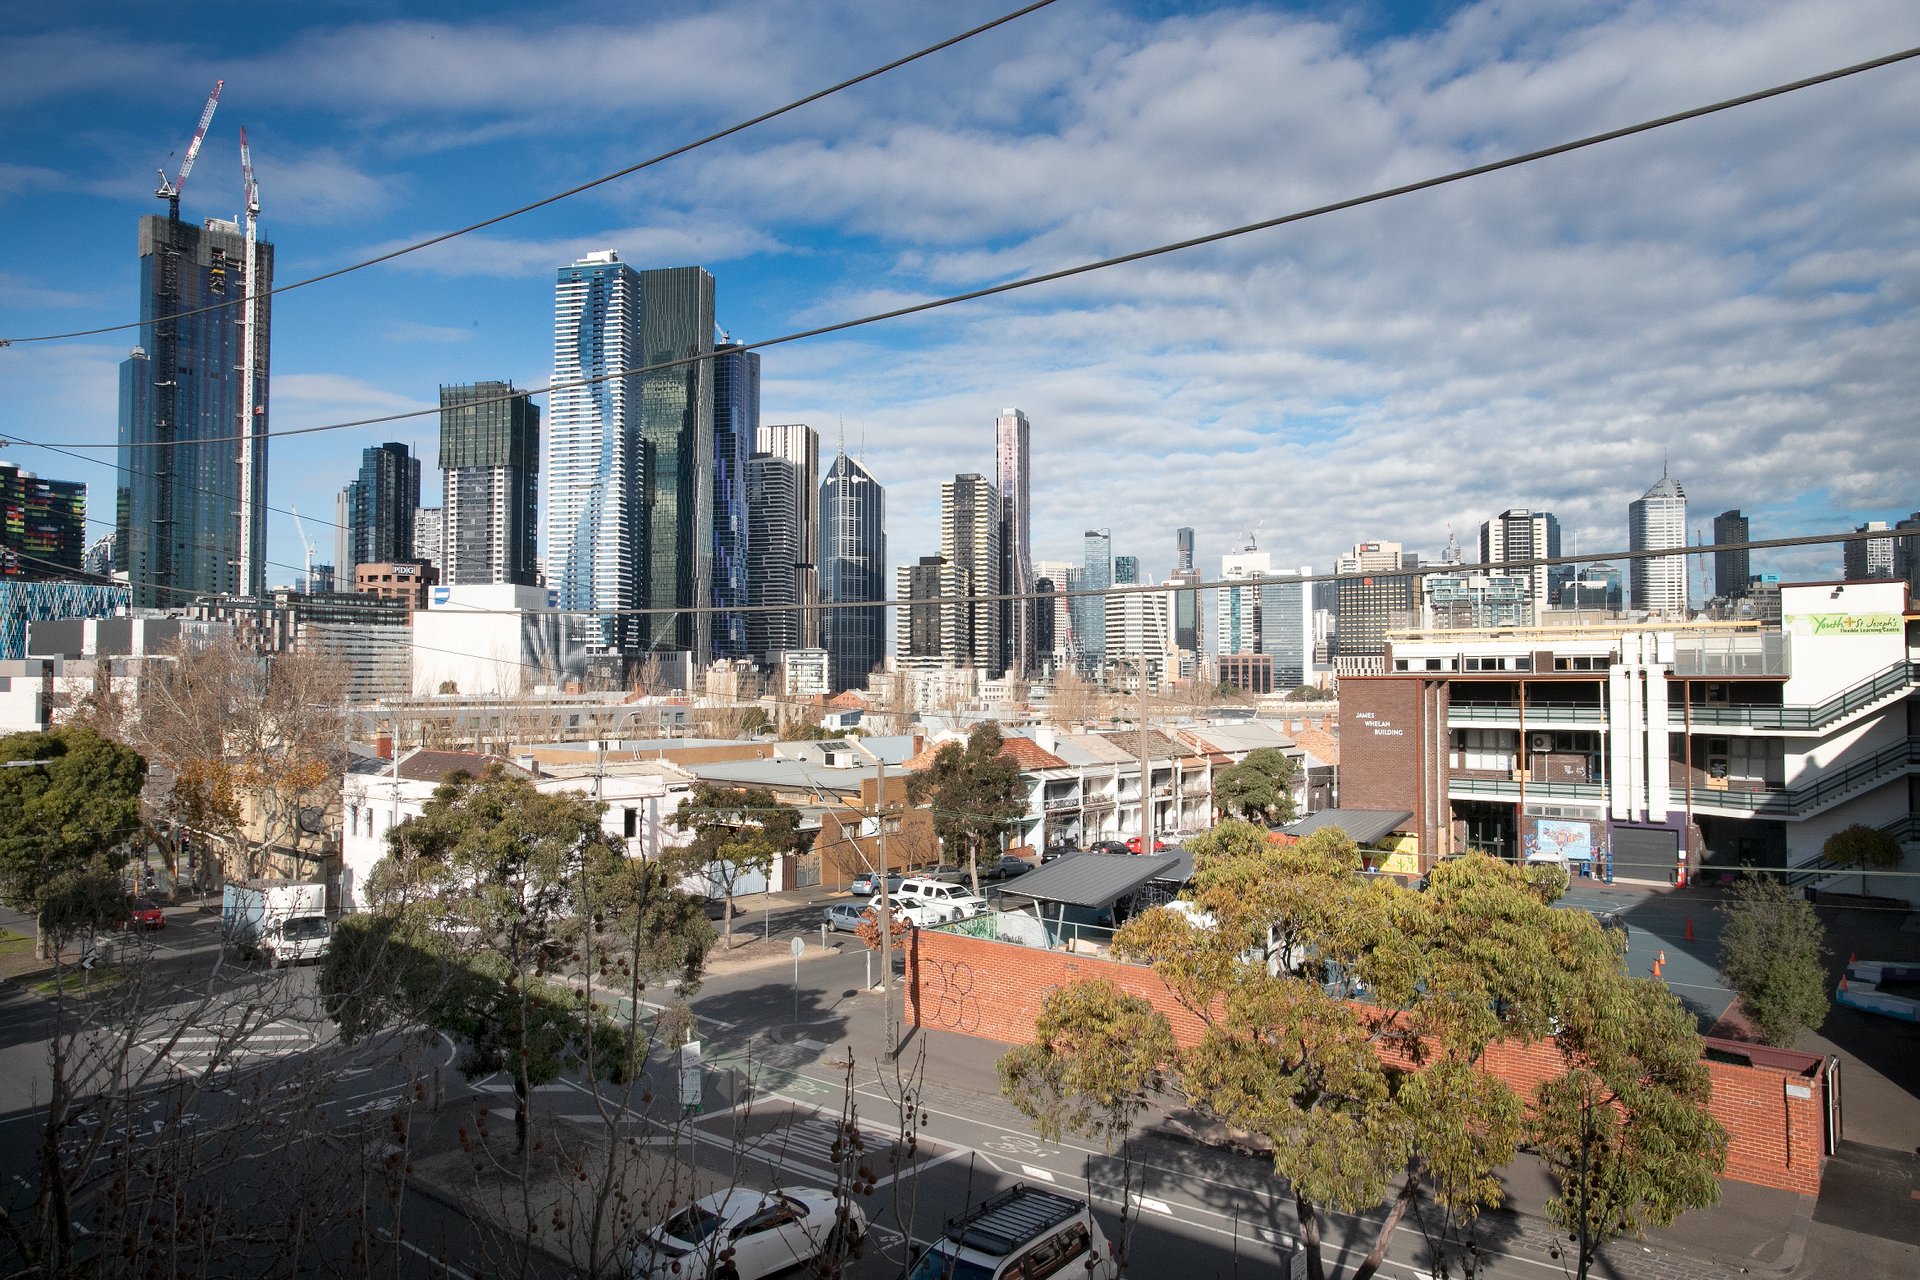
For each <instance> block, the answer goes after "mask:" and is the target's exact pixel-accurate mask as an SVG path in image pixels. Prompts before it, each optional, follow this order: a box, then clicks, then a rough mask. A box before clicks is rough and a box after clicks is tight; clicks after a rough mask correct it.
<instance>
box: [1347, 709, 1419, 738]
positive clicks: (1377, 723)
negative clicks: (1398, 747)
mask: <svg viewBox="0 0 1920 1280" xmlns="http://www.w3.org/2000/svg"><path fill="white" fill-rule="evenodd" d="M1354 719H1356V720H1358V721H1359V722H1360V723H1361V725H1362V726H1363V727H1365V728H1368V729H1371V730H1373V736H1374V737H1376V738H1401V737H1405V736H1406V730H1404V729H1396V728H1394V727H1393V721H1391V720H1388V719H1386V718H1385V717H1383V716H1381V715H1380V714H1379V713H1377V712H1373V711H1356V712H1354Z"/></svg>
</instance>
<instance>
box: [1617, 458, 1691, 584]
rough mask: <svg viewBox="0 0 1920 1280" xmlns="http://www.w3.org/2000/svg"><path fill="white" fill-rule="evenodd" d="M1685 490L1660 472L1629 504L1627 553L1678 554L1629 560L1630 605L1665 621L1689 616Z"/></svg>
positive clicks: (1670, 477)
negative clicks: (1657, 477) (1668, 550)
mask: <svg viewBox="0 0 1920 1280" xmlns="http://www.w3.org/2000/svg"><path fill="white" fill-rule="evenodd" d="M1686 546H1687V492H1686V490H1684V489H1682V488H1681V487H1680V485H1679V483H1678V482H1677V481H1675V480H1674V479H1673V477H1672V476H1669V475H1668V474H1667V473H1666V470H1665V469H1664V468H1662V469H1661V472H1660V479H1659V480H1657V481H1655V482H1654V486H1653V487H1652V488H1651V489H1648V490H1647V491H1646V493H1644V494H1642V495H1641V496H1640V497H1639V498H1636V499H1635V500H1634V501H1632V502H1630V503H1628V504H1627V549H1628V550H1630V551H1664V550H1667V549H1669V548H1672V549H1675V550H1678V551H1679V552H1681V554H1679V555H1670V556H1645V557H1640V558H1636V559H1635V560H1634V561H1633V564H1632V569H1631V571H1630V573H1631V577H1630V578H1629V584H1630V585H1629V586H1628V591H1627V595H1628V603H1629V606H1630V607H1631V608H1633V609H1635V610H1636V611H1644V612H1646V613H1650V614H1653V615H1655V616H1656V617H1664V618H1684V617H1685V616H1686V614H1687V557H1686V555H1685V551H1686Z"/></svg>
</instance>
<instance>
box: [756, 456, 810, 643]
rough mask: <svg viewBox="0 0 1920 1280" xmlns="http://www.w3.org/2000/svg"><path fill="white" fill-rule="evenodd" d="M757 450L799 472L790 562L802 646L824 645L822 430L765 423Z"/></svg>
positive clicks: (796, 479)
mask: <svg viewBox="0 0 1920 1280" xmlns="http://www.w3.org/2000/svg"><path fill="white" fill-rule="evenodd" d="M753 448H754V452H755V453H758V454H765V455H766V456H767V457H769V458H779V459H780V460H782V461H783V462H784V463H786V465H787V466H789V467H791V468H792V469H793V472H794V476H795V484H796V488H795V492H794V504H795V515H794V519H795V528H796V529H797V530H798V533H797V536H796V541H795V545H794V552H793V563H792V565H791V576H792V579H793V584H794V585H793V604H794V608H795V610H796V611H797V613H796V618H797V625H798V631H797V635H798V637H799V644H798V647H799V648H802V649H819V648H824V647H825V643H824V636H823V633H822V630H821V626H822V622H821V617H820V608H819V606H820V562H819V561H818V559H816V557H817V556H818V555H819V548H820V433H819V432H817V431H815V430H814V429H813V428H812V427H810V426H808V425H807V424H806V423H804V422H781V423H773V424H770V425H767V426H763V427H761V428H760V429H759V431H758V432H757V433H755V435H754V445H753Z"/></svg>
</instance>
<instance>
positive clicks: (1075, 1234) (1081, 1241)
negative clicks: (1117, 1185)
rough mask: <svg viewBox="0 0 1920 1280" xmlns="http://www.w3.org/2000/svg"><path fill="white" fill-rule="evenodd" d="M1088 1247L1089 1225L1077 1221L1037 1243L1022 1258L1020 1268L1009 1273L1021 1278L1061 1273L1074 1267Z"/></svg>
mask: <svg viewBox="0 0 1920 1280" xmlns="http://www.w3.org/2000/svg"><path fill="white" fill-rule="evenodd" d="M1088 1247H1089V1242H1088V1236H1087V1225H1086V1223H1084V1222H1076V1223H1074V1224H1073V1225H1072V1226H1070V1227H1068V1228H1067V1229H1066V1230H1064V1231H1061V1232H1059V1233H1058V1234H1056V1235H1053V1236H1050V1237H1048V1238H1047V1239H1045V1240H1043V1241H1041V1242H1040V1243H1039V1244H1037V1245H1035V1246H1034V1248H1033V1251H1032V1252H1031V1253H1029V1254H1027V1256H1026V1257H1025V1258H1023V1259H1021V1262H1020V1266H1019V1267H1018V1269H1016V1270H1013V1271H1010V1272H1009V1274H1010V1275H1018V1276H1019V1277H1020V1278H1021V1280H1042V1277H1045V1276H1052V1275H1059V1274H1061V1273H1063V1272H1065V1271H1067V1270H1068V1268H1070V1267H1073V1266H1074V1265H1075V1260H1076V1259H1079V1258H1083V1257H1085V1256H1086V1253H1087V1249H1088Z"/></svg>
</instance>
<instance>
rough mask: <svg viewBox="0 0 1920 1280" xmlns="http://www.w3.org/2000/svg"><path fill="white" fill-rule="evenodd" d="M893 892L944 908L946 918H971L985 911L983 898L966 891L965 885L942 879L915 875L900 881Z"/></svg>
mask: <svg viewBox="0 0 1920 1280" xmlns="http://www.w3.org/2000/svg"><path fill="white" fill-rule="evenodd" d="M894 892H896V893H898V894H899V895H900V896H901V897H903V898H914V899H917V900H918V901H920V902H922V903H925V904H926V905H927V906H930V907H943V908H945V909H946V913H947V914H946V919H947V920H971V919H973V917H975V916H980V915H985V914H986V913H987V907H988V903H987V900H986V899H985V898H982V897H980V896H978V895H977V894H971V893H968V892H967V889H966V886H965V885H958V884H948V883H947V882H946V881H944V880H932V879H927V878H925V877H921V876H915V877H912V878H910V879H907V880H903V881H901V882H900V887H899V888H898V889H896V890H895V891H894ZM941 923H944V922H941Z"/></svg>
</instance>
